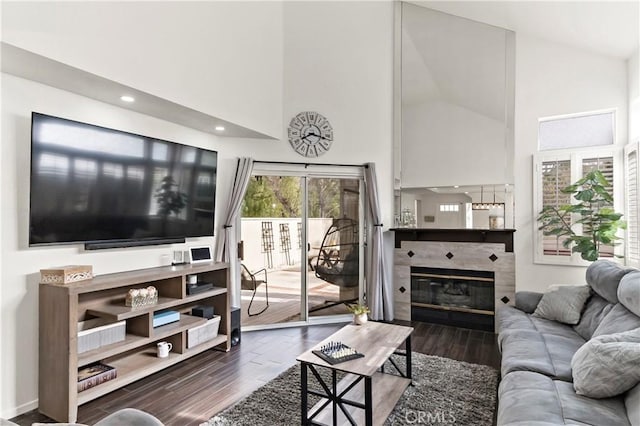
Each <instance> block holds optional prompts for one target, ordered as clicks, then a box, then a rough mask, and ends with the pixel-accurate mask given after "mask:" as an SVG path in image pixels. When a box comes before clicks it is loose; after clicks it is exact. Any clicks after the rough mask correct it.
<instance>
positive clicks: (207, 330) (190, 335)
mask: <svg viewBox="0 0 640 426" xmlns="http://www.w3.org/2000/svg"><path fill="white" fill-rule="evenodd" d="M219 328H220V315H214V316H213V318H211V319H210V320H209V321H207V322H206V324H202V325H198V326H196V327H193V328H190V329H189V330H187V348H193V347H194V346H197V345H199V344H201V343H204V342H207V341H209V340H211V339H214V338H215V337H216V336H218V329H219Z"/></svg>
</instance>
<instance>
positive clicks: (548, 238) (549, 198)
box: [539, 160, 571, 256]
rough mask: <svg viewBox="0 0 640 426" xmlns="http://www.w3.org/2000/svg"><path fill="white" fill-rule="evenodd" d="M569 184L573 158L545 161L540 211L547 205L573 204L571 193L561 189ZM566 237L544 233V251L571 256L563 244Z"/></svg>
mask: <svg viewBox="0 0 640 426" xmlns="http://www.w3.org/2000/svg"><path fill="white" fill-rule="evenodd" d="M567 185H571V160H561V161H557V160H552V161H543V162H542V206H541V208H540V209H539V211H541V210H542V209H543V208H545V207H554V208H558V207H560V206H563V205H566V204H571V195H570V194H564V193H562V192H561V191H560V190H561V189H562V188H564V187H565V186H567ZM569 220H570V218H569ZM564 239H565V238H564V237H557V236H555V235H543V236H542V251H543V253H544V254H545V255H553V256H571V250H570V249H567V248H565V247H564V246H563V245H562V243H563V241H564Z"/></svg>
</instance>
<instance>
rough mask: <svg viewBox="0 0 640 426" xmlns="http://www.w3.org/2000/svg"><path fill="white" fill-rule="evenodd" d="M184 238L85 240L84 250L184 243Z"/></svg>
mask: <svg viewBox="0 0 640 426" xmlns="http://www.w3.org/2000/svg"><path fill="white" fill-rule="evenodd" d="M184 242H185V239H184V238H158V239H153V240H135V241H129V240H111V241H87V242H86V243H84V249H85V250H102V249H111V248H124V247H142V246H157V245H161V244H180V243H184Z"/></svg>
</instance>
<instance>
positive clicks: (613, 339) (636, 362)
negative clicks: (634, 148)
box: [571, 328, 640, 398]
mask: <svg viewBox="0 0 640 426" xmlns="http://www.w3.org/2000/svg"><path fill="white" fill-rule="evenodd" d="M571 371H572V375H573V387H574V388H575V390H576V393H577V394H578V395H585V396H589V397H591V398H609V397H612V396H616V395H620V394H622V393H624V392H626V391H628V390H629V389H631V388H632V387H634V386H635V385H636V384H638V382H640V328H637V329H635V330H631V331H626V332H623V333H616V334H605V335H602V336H598V337H594V338H593V339H591V340H589V341H588V342H587V343H585V344H584V345H583V346H582V347H581V348H580V349H578V350H577V351H576V353H575V355H574V356H573V358H572V359H571Z"/></svg>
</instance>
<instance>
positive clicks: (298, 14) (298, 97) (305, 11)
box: [283, 1, 393, 227]
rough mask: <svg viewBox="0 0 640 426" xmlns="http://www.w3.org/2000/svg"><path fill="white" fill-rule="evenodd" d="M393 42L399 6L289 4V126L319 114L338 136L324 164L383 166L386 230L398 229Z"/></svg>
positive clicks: (286, 49) (286, 109)
mask: <svg viewBox="0 0 640 426" xmlns="http://www.w3.org/2000/svg"><path fill="white" fill-rule="evenodd" d="M392 42H393V5H392V3H391V2H377V1H371V2H360V1H353V2H349V1H345V2H323V1H312V2H285V3H284V108H283V110H284V124H285V126H286V125H288V123H289V120H290V119H291V118H292V117H293V116H294V115H295V114H296V113H298V112H300V111H308V110H311V111H317V112H319V113H321V114H323V115H324V116H325V117H327V118H328V119H329V121H330V122H331V124H332V126H333V130H334V141H333V145H332V147H331V150H330V151H329V152H327V153H326V154H324V155H323V156H321V157H319V158H318V159H317V162H322V163H337V164H363V163H366V162H369V161H373V162H375V163H376V164H377V168H376V172H377V174H378V189H379V194H380V197H381V200H380V204H381V209H382V221H383V223H384V224H385V225H386V227H391V225H392V224H393V221H392V219H393V210H392V208H393V190H392V170H391V168H392V146H391V138H392V86H393V80H392V72H393V52H392V50H393V43H392ZM285 133H286V132H285ZM287 154H288V155H286V156H285V157H283V159H284V160H291V161H304V160H303V159H302V157H300V156H298V155H297V154H295V153H294V152H293V151H292V150H290V151H287Z"/></svg>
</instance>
